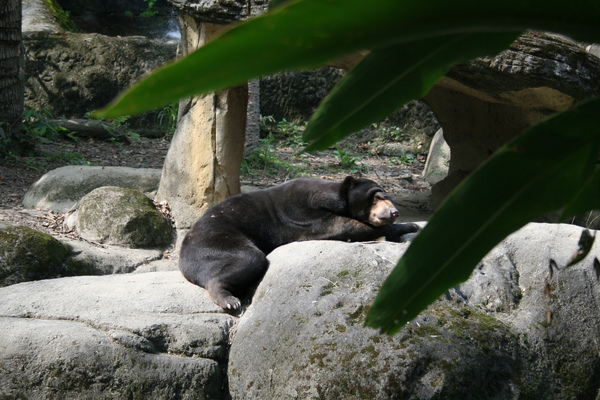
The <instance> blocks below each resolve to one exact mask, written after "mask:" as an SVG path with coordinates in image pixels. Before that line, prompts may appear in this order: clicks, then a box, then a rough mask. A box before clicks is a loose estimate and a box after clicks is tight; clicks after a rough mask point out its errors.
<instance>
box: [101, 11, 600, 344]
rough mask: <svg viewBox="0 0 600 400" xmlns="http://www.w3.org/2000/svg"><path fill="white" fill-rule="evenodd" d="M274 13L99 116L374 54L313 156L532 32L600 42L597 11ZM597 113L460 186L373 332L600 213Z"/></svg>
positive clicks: (552, 130) (534, 133)
mask: <svg viewBox="0 0 600 400" xmlns="http://www.w3.org/2000/svg"><path fill="white" fill-rule="evenodd" d="M276 3H277V4H276V5H275V6H274V7H273V8H272V9H271V11H270V12H269V13H267V14H265V15H262V16H260V17H258V18H255V19H253V20H249V21H246V22H244V23H241V24H238V25H237V26H235V27H234V28H233V29H231V30H229V31H227V32H226V33H224V34H223V35H221V36H220V37H218V38H216V39H215V40H213V41H212V42H210V43H208V44H207V45H206V46H204V47H202V48H201V49H199V50H197V51H196V52H194V53H192V54H190V55H188V56H187V57H185V58H182V59H179V60H177V61H175V62H173V63H171V64H169V65H168V66H166V67H164V68H162V69H161V70H159V71H157V72H156V73H154V74H152V75H150V76H149V77H147V78H146V79H145V80H144V81H142V82H140V83H139V84H137V85H136V86H134V87H133V88H132V89H131V90H130V91H128V92H126V93H125V94H123V95H121V96H120V97H119V98H118V99H116V100H115V102H114V103H113V104H112V105H110V106H109V107H108V108H106V109H104V110H102V111H100V112H99V114H100V115H104V116H111V115H113V116H114V115H118V114H133V113H139V112H142V111H146V110H149V109H152V108H156V107H158V106H161V105H164V104H167V103H170V102H173V101H175V100H176V99H178V98H181V97H186V96H191V95H195V94H200V93H207V92H210V91H214V90H219V89H223V88H226V87H229V86H234V85H238V84H241V83H244V82H246V81H247V80H249V79H251V78H254V77H257V76H261V75H267V74H271V73H274V72H279V71H282V70H289V69H300V68H311V67H315V66H320V65H324V64H325V63H327V62H329V61H331V60H333V59H335V58H338V57H340V56H343V55H348V54H351V53H353V52H357V51H359V50H363V49H370V50H371V52H370V53H369V55H368V56H367V57H365V59H364V60H363V61H362V62H361V63H359V64H358V65H357V66H356V67H355V68H354V69H353V70H352V71H350V72H349V73H348V74H347V75H346V77H345V78H344V79H343V80H342V81H341V82H340V83H339V84H338V85H337V86H336V87H335V88H334V90H333V91H332V93H331V94H330V96H329V97H328V98H327V99H326V100H325V101H324V102H323V103H322V104H321V106H320V107H319V109H318V110H317V111H316V113H315V114H314V116H313V117H312V118H311V121H309V124H308V126H307V127H306V130H305V132H304V140H306V141H308V142H309V143H310V144H309V149H311V150H316V149H323V148H327V147H329V146H330V145H332V144H334V143H335V142H336V141H338V140H340V139H341V138H343V137H345V136H347V135H349V134H351V133H352V132H356V131H358V130H360V129H362V128H363V127H365V126H368V124H371V123H373V122H375V121H377V120H379V119H380V118H381V117H383V116H385V115H387V114H388V113H389V112H391V111H392V110H395V109H396V108H397V107H399V106H400V105H402V104H404V103H405V102H407V101H409V100H412V99H416V98H420V97H422V96H423V95H424V94H425V93H427V91H428V90H429V89H430V88H431V87H432V85H434V84H435V83H436V82H437V80H438V79H439V78H440V77H442V76H443V75H444V74H445V73H446V71H448V69H449V68H450V67H451V66H452V65H453V64H455V63H457V62H462V61H467V60H469V59H472V58H475V57H480V56H485V55H493V54H495V53H497V52H499V51H501V50H503V49H505V48H506V47H507V46H508V45H509V44H510V43H511V42H512V40H514V39H515V38H516V37H517V36H518V35H519V34H520V33H521V32H523V31H524V30H526V29H534V30H541V31H551V32H557V33H561V34H564V35H567V36H570V37H572V38H574V39H576V40H580V41H584V42H595V41H596V42H597V41H598V40H600V24H598V20H599V19H600V7H599V6H598V3H597V1H592V0H573V1H569V2H564V1H562V0H530V1H520V0H506V1H487V2H481V1H478V0H463V1H460V2H449V1H444V0H430V1H426V2H424V1H422V0H381V1H377V2H369V1H364V0H344V1H342V0H330V1H327V2H324V1H322V0H291V1H284V0H278V1H277V2H276ZM598 115H600V99H594V100H591V101H589V102H587V103H585V104H581V105H579V106H578V107H577V108H576V109H575V110H572V111H566V112H564V113H562V114H560V115H557V116H556V117H554V118H552V119H550V120H548V121H546V122H544V123H542V124H540V125H538V126H536V127H534V128H532V129H531V130H530V131H528V132H526V133H524V134H523V135H522V136H521V137H520V138H517V139H515V140H514V141H513V142H511V143H509V144H508V145H506V146H505V147H504V148H502V149H501V150H500V151H499V152H498V153H497V154H496V155H495V156H493V157H492V158H491V159H490V160H488V161H487V162H486V163H485V164H484V165H482V166H481V167H480V168H479V169H478V170H477V171H476V172H475V173H473V174H472V175H471V176H470V177H469V178H467V179H466V180H465V181H463V183H462V184H461V185H460V186H459V187H458V188H457V189H456V190H455V191H454V193H453V194H451V195H450V196H449V197H448V198H447V200H446V201H445V202H444V204H443V205H442V206H441V207H440V208H439V210H438V211H437V212H436V214H435V215H434V216H433V217H432V219H431V221H430V222H429V224H428V225H427V226H426V228H425V229H424V230H423V231H422V232H421V233H420V235H419V236H418V237H417V238H416V239H415V241H414V242H413V243H412V244H411V246H410V247H409V249H408V251H407V252H406V253H405V255H404V256H403V257H402V259H401V260H400V262H399V263H398V265H397V267H396V268H395V269H394V271H393V272H392V274H391V275H390V277H389V278H388V279H387V280H386V282H385V283H384V285H383V287H382V289H381V291H380V293H379V295H378V297H377V299H376V301H375V303H374V305H373V307H372V308H371V309H370V311H369V314H368V318H367V321H366V323H367V324H368V325H370V326H373V327H378V328H380V329H382V331H384V332H389V333H392V332H395V331H397V330H398V329H400V328H401V327H402V326H403V325H404V324H405V323H406V322H407V321H409V320H410V319H411V318H413V317H414V316H415V315H417V313H418V312H420V311H421V310H423V309H424V308H425V307H426V306H427V305H428V304H430V303H431V302H432V301H434V300H435V299H436V298H437V297H438V296H439V295H440V294H442V293H443V292H444V291H445V290H447V289H448V288H450V287H452V286H454V285H456V284H458V283H460V282H462V281H464V280H465V279H467V278H468V277H469V275H470V273H471V272H472V270H473V268H474V267H475V266H476V265H477V262H478V261H479V260H480V259H481V258H482V257H483V256H484V255H485V254H486V253H487V252H488V251H489V250H491V249H492V247H493V246H494V245H496V244H497V243H498V242H499V241H500V240H502V239H503V238H504V237H506V236H507V235H508V234H510V233H511V232H513V231H515V230H516V229H519V228H520V227H521V226H523V225H524V224H525V223H527V222H528V221H531V220H532V219H534V218H536V217H539V216H540V215H543V214H545V213H547V212H551V211H555V210H558V209H561V208H564V210H565V211H564V216H565V217H567V216H570V215H574V214H576V213H581V212H583V211H586V210H589V209H591V208H600V194H599V190H598V185H599V184H600V169H596V167H595V162H596V158H597V155H598V147H599V141H600V135H598V128H597V126H598V117H597V116H598ZM449 230H451V231H452V232H451V234H450V235H449V234H448V231H449ZM440 238H441V239H440ZM432 250H435V251H432Z"/></svg>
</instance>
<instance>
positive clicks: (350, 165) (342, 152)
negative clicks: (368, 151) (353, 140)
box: [334, 146, 363, 174]
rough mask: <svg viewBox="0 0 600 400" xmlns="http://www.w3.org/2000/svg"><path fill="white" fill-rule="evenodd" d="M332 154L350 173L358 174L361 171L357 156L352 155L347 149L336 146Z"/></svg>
mask: <svg viewBox="0 0 600 400" xmlns="http://www.w3.org/2000/svg"><path fill="white" fill-rule="evenodd" d="M334 154H335V155H336V157H337V158H338V159H339V160H340V166H341V167H342V168H344V169H347V170H348V171H349V172H350V173H351V174H358V173H360V172H361V171H362V169H363V168H362V166H361V165H360V164H359V159H358V157H357V156H355V155H353V154H352V153H351V152H350V150H349V149H344V148H343V147H341V146H337V147H336V148H335V151H334Z"/></svg>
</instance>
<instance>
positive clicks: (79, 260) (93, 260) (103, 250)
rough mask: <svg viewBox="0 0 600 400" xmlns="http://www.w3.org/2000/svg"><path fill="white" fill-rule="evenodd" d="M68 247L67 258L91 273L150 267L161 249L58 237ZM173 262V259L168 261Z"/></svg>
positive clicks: (127, 270)
mask: <svg viewBox="0 0 600 400" xmlns="http://www.w3.org/2000/svg"><path fill="white" fill-rule="evenodd" d="M60 241H61V242H63V243H64V244H66V245H67V246H68V247H69V248H70V253H69V259H70V260H71V261H73V262H74V263H75V264H77V265H80V266H85V268H86V269H87V270H88V271H89V272H88V274H93V275H109V274H124V273H128V272H133V271H135V270H137V269H138V268H139V267H142V266H144V267H146V268H150V267H149V266H150V265H152V264H154V263H155V262H158V261H161V259H162V257H163V252H162V251H161V250H146V249H128V248H123V247H119V246H109V245H101V246H100V245H97V244H92V243H88V242H85V241H81V240H69V239H60ZM169 264H175V265H174V268H173V267H171V270H176V269H177V264H176V262H175V261H171V262H169Z"/></svg>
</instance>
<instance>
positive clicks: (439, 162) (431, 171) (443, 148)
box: [423, 129, 450, 183]
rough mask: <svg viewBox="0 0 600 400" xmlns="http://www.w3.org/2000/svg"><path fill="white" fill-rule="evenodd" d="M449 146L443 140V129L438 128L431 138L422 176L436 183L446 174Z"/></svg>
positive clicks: (448, 161)
mask: <svg viewBox="0 0 600 400" xmlns="http://www.w3.org/2000/svg"><path fill="white" fill-rule="evenodd" d="M449 164H450V147H449V146H448V143H446V141H445V140H444V131H443V130H442V129H439V130H438V131H437V132H436V134H435V135H434V136H433V139H432V140H431V145H430V146H429V153H428V154H427V161H426V162H425V167H424V168H423V177H424V178H425V179H426V180H427V181H428V182H429V183H437V182H439V181H441V180H442V179H444V178H445V177H446V176H447V175H448V165H449Z"/></svg>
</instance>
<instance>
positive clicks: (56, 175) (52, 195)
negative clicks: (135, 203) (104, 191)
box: [23, 165, 161, 213]
mask: <svg viewBox="0 0 600 400" xmlns="http://www.w3.org/2000/svg"><path fill="white" fill-rule="evenodd" d="M160 175H161V170H160V169H153V168H129V167H96V166H79V165H78V166H75V165H72V166H66V167H60V168H57V169H54V170H52V171H50V172H48V173H46V174H44V175H43V176H42V177H41V178H40V179H38V181H37V182H35V183H34V184H33V185H31V187H30V188H29V190H28V191H27V193H26V194H25V197H24V198H23V206H24V207H28V208H41V209H42V210H52V211H55V212H61V213H64V212H67V211H69V210H71V209H72V208H73V207H74V206H75V204H76V203H77V202H78V201H79V200H80V199H81V198H82V197H83V196H85V195H86V194H88V193H89V192H91V191H92V190H94V189H96V188H99V187H101V186H119V187H125V188H131V189H137V190H139V191H142V192H152V191H154V190H156V189H157V188H158V184H159V181H160Z"/></svg>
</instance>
